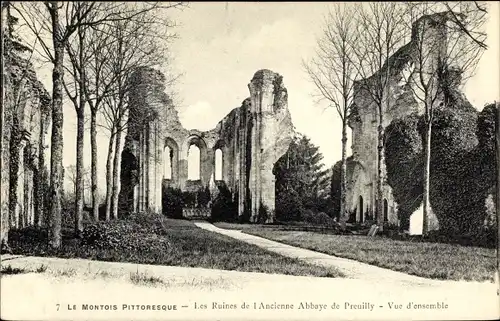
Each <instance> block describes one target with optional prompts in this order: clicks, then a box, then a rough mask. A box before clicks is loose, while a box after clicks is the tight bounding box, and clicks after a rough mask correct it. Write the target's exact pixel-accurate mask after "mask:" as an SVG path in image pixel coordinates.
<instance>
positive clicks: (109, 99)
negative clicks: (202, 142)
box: [2, 1, 183, 248]
mask: <svg viewBox="0 0 500 321" xmlns="http://www.w3.org/2000/svg"><path fill="white" fill-rule="evenodd" d="M7 5H8V7H9V9H10V11H12V12H13V13H14V14H15V15H17V16H18V17H19V19H20V20H21V21H22V25H23V27H24V28H25V30H23V31H24V35H25V39H34V40H33V42H34V44H35V45H34V46H33V48H34V50H35V52H36V53H37V54H38V56H40V57H41V58H42V59H44V60H45V61H46V62H48V63H49V64H50V65H51V66H52V101H51V118H52V119H51V120H52V131H51V144H50V146H51V147H50V148H51V150H50V155H51V157H50V190H49V191H46V192H47V193H48V195H49V198H50V202H49V203H50V205H51V206H50V213H49V220H48V221H49V222H50V233H49V235H50V237H49V240H50V245H51V246H52V247H54V248H57V247H59V246H60V245H61V211H62V207H61V201H62V191H63V179H64V178H63V166H62V157H63V119H64V113H63V104H64V100H65V98H67V99H69V101H70V102H71V104H72V105H73V106H74V109H75V111H76V118H77V137H76V138H77V144H76V173H75V177H74V180H75V186H76V188H75V193H76V195H75V211H74V213H75V232H76V233H77V234H81V233H82V231H83V187H84V185H83V184H84V174H85V173H84V166H83V155H84V133H85V126H84V125H85V114H86V110H87V108H88V110H89V111H90V136H91V186H92V187H91V192H92V208H93V217H94V219H96V220H97V219H98V217H99V214H98V207H99V204H98V190H97V162H98V155H97V128H98V126H99V125H101V126H103V127H105V128H106V129H108V130H109V133H110V138H109V150H108V157H107V164H106V178H107V191H106V218H107V219H109V218H110V217H115V218H116V217H117V216H118V214H117V211H118V194H119V166H120V154H121V149H122V146H121V142H122V138H123V133H124V131H125V130H126V128H127V121H128V117H127V116H128V107H129V104H128V102H129V95H128V94H129V91H130V89H131V88H130V82H129V77H130V75H132V74H133V72H134V71H135V70H136V69H138V68H141V67H158V66H163V65H164V64H167V63H168V45H169V43H170V41H171V40H172V39H173V38H174V37H175V34H173V33H172V27H173V26H174V24H173V22H172V21H171V20H170V19H169V18H168V15H167V14H168V11H169V10H171V9H175V8H180V7H182V6H183V4H182V3H177V2H175V3H171V2H136V3H124V2H89V1H73V2H59V1H45V2H15V3H14V2H12V3H8V4H7ZM2 10H3V7H2ZM7 90H8V89H7ZM98 115H102V118H103V119H104V120H105V121H104V122H103V123H102V124H99V122H98Z"/></svg>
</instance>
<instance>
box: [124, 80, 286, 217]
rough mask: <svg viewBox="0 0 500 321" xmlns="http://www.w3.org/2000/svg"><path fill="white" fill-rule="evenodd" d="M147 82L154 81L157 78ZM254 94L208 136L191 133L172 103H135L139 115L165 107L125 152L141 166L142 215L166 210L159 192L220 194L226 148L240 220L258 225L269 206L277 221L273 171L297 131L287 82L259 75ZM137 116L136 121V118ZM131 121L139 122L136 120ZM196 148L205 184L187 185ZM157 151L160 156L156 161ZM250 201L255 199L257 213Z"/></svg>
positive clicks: (137, 190) (137, 194) (133, 135)
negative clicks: (168, 167)
mask: <svg viewBox="0 0 500 321" xmlns="http://www.w3.org/2000/svg"><path fill="white" fill-rule="evenodd" d="M147 72H148V73H150V72H153V73H154V72H155V71H153V70H149V71H147ZM136 78H137V80H138V81H139V83H144V79H143V78H142V76H138V77H136ZM145 78H146V79H149V80H151V77H147V76H146V77H145ZM249 89H250V98H247V99H245V100H244V101H243V102H242V105H241V107H238V108H235V109H233V110H232V111H231V112H229V113H228V114H227V115H226V116H225V117H224V118H223V119H222V120H221V121H220V122H219V123H218V124H217V125H216V126H215V128H213V129H211V130H208V131H199V130H196V129H190V130H188V129H185V128H184V127H183V126H182V124H181V123H180V121H179V117H178V113H177V111H176V110H175V108H174V106H173V105H172V104H171V103H165V101H163V102H162V100H161V99H160V100H158V99H155V98H154V97H153V98H152V97H147V95H145V94H144V93H138V94H137V95H136V97H134V99H133V101H132V104H133V105H134V107H132V109H133V110H136V112H137V114H140V113H141V110H142V113H143V112H144V111H145V110H149V108H150V107H151V106H153V105H155V104H160V105H161V104H163V105H161V106H159V105H156V107H161V108H156V109H161V110H162V113H161V115H159V117H157V118H156V119H155V120H154V121H152V122H145V123H144V124H142V125H133V126H132V128H136V129H135V130H132V131H130V132H129V133H128V135H127V141H128V143H126V146H125V148H126V149H127V151H131V153H132V154H133V155H134V157H135V158H136V159H137V161H138V165H137V184H136V185H135V186H134V187H133V188H134V193H133V198H134V202H133V203H134V208H135V209H136V210H145V209H148V208H149V209H154V210H158V211H159V210H161V196H159V194H160V192H159V191H161V187H162V186H164V185H167V186H172V187H175V188H180V189H181V190H183V191H196V190H198V189H201V188H205V187H210V188H211V189H212V188H214V186H213V183H214V170H215V151H216V149H218V148H220V149H221V150H222V163H223V164H222V179H223V181H224V183H225V184H226V186H227V187H228V188H229V190H230V191H231V192H232V193H233V197H234V198H236V196H237V197H238V204H239V206H238V215H240V216H242V215H244V214H245V213H251V217H252V219H253V220H257V219H258V217H259V211H261V205H264V206H265V208H266V209H267V211H268V212H269V215H268V216H267V220H268V221H272V220H273V219H274V175H273V174H272V168H273V166H274V163H275V162H276V161H277V160H278V159H279V157H281V156H282V155H283V154H284V153H285V152H286V150H287V149H288V145H289V144H290V141H291V136H292V131H293V126H292V123H291V117H290V113H289V111H288V106H287V93H286V88H285V87H284V85H283V82H282V77H281V76H280V75H278V74H276V73H274V72H272V71H270V70H261V71H258V72H257V73H256V74H255V75H254V77H253V79H252V81H251V83H250V84H249ZM131 114H132V115H134V112H132V113H131ZM201 117H202V115H201ZM138 118H140V116H139V117H138ZM131 121H132V122H136V119H131ZM192 143H194V144H195V145H197V146H198V147H199V148H200V180H199V181H189V180H188V179H187V178H188V150H189V146H190V144H192ZM151 146H153V147H151ZM165 146H169V147H170V148H172V149H173V154H174V155H173V162H172V178H171V179H169V180H164V179H163V171H164V168H163V163H164V162H165V160H166V159H165V155H164V149H165ZM152 150H154V151H156V155H155V156H153V153H154V152H152ZM250 173H251V174H250ZM251 177H252V179H251ZM249 182H251V183H250V185H249ZM248 199H252V204H253V206H252V207H251V208H250V206H249V204H248ZM235 200H236V199H235Z"/></svg>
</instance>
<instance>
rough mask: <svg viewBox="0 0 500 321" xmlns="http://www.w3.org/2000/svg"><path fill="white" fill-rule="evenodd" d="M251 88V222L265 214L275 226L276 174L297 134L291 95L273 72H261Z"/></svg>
mask: <svg viewBox="0 0 500 321" xmlns="http://www.w3.org/2000/svg"><path fill="white" fill-rule="evenodd" d="M248 87H249V90H250V99H251V115H252V121H253V124H252V125H253V126H252V134H251V135H252V137H251V139H252V146H251V147H252V157H251V163H252V164H251V170H250V175H251V177H250V183H249V185H250V192H251V194H252V195H251V196H252V215H251V221H252V222H256V221H257V220H258V218H259V215H260V212H261V210H265V212H267V213H266V214H267V217H266V223H271V222H273V221H274V211H275V190H274V188H275V177H274V174H273V172H272V170H273V167H274V164H275V163H276V161H277V160H278V159H279V158H280V157H281V156H282V155H283V154H284V153H285V152H286V151H287V149H288V146H289V145H290V142H291V139H292V134H293V125H292V122H291V117H290V112H289V111H288V102H287V99H288V95H287V91H286V88H285V87H284V86H283V82H282V77H281V76H280V75H279V74H276V73H274V72H272V71H270V70H265V69H264V70H259V71H257V72H256V73H255V75H254V77H253V79H252V81H251V82H250V84H249V85H248ZM261 207H263V208H262V209H261ZM262 212H264V211H262Z"/></svg>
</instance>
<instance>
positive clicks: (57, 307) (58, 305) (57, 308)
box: [56, 303, 61, 311]
mask: <svg viewBox="0 0 500 321" xmlns="http://www.w3.org/2000/svg"><path fill="white" fill-rule="evenodd" d="M56 305H57V311H59V306H61V305H60V304H59V303H57V304H56Z"/></svg>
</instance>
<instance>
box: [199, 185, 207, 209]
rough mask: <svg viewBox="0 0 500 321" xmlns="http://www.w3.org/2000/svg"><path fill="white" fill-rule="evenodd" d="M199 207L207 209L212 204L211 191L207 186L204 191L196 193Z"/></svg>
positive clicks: (200, 190)
mask: <svg viewBox="0 0 500 321" xmlns="http://www.w3.org/2000/svg"><path fill="white" fill-rule="evenodd" d="M196 200H197V207H201V208H205V207H207V206H208V204H209V203H210V189H209V188H208V186H205V188H204V189H199V190H198V191H196Z"/></svg>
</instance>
